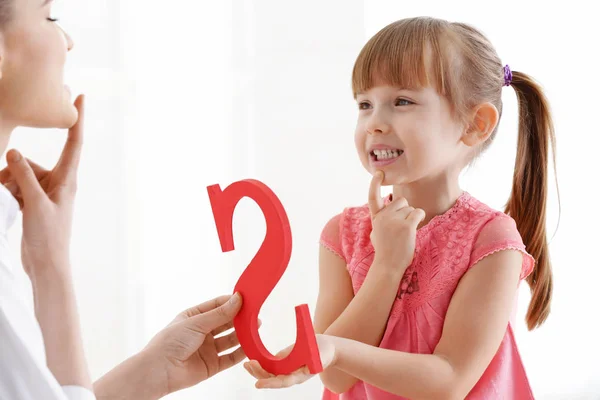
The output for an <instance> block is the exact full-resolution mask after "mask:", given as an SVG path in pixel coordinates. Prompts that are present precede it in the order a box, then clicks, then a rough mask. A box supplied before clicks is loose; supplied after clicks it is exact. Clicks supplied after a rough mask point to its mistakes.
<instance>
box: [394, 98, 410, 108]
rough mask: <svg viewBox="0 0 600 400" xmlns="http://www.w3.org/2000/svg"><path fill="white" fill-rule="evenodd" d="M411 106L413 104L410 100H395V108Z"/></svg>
mask: <svg viewBox="0 0 600 400" xmlns="http://www.w3.org/2000/svg"><path fill="white" fill-rule="evenodd" d="M411 104H414V103H413V102H412V101H410V100H406V99H401V98H398V99H396V106H410V105H411Z"/></svg>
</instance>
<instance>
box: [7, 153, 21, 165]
mask: <svg viewBox="0 0 600 400" xmlns="http://www.w3.org/2000/svg"><path fill="white" fill-rule="evenodd" d="M8 161H10V162H19V161H21V153H19V152H18V151H17V150H11V151H10V152H9V153H8Z"/></svg>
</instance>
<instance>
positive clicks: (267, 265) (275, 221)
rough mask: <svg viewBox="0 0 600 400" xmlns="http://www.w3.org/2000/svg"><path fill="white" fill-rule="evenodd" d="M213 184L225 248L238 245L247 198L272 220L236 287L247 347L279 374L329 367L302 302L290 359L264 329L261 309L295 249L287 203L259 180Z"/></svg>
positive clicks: (212, 198)
mask: <svg viewBox="0 0 600 400" xmlns="http://www.w3.org/2000/svg"><path fill="white" fill-rule="evenodd" d="M207 189H208V196H209V197H210V203H211V206H212V211H213V215H214V217H215V223H216V226H217V231H218V233H219V240H220V242H221V249H222V250H223V252H227V251H231V250H234V244H233V232H232V222H233V212H234V210H235V207H236V206H237V204H238V203H239V201H240V200H241V199H242V198H243V197H249V198H251V199H252V200H254V201H255V202H256V203H257V204H258V206H259V207H260V209H261V210H262V212H263V214H264V216H265V220H266V224H267V233H266V235H265V240H264V241H263V243H262V245H261V247H260V249H259V250H258V252H257V253H256V255H255V256H254V258H253V259H252V261H251V262H250V264H249V265H248V267H246V269H245V270H244V272H243V273H242V275H241V276H240V279H239V280H238V282H237V284H236V285H235V289H234V293H235V292H239V293H240V294H241V295H242V298H243V304H242V309H241V310H240V312H239V313H238V315H237V316H236V317H235V319H234V321H233V325H234V327H235V330H236V332H237V335H238V338H239V340H240V345H241V346H242V348H243V349H244V352H245V353H246V355H247V356H248V358H249V359H250V360H258V361H259V362H260V364H261V366H262V367H263V368H264V369H265V370H266V371H268V372H270V373H272V374H275V375H280V374H290V373H291V372H293V371H295V370H297V369H298V368H301V367H303V366H304V365H306V366H308V369H309V371H310V372H311V373H313V374H317V373H319V372H321V371H322V370H323V366H322V365H321V359H320V357H319V349H318V347H317V340H316V337H315V331H314V328H313V325H312V322H311V319H310V313H309V310H308V306H307V305H306V304H302V305H299V306H297V307H296V343H295V344H294V348H293V350H292V352H291V353H290V354H289V355H288V356H287V357H286V358H283V359H279V358H276V357H275V356H273V355H272V354H271V353H270V352H269V351H268V350H267V349H266V347H265V346H264V344H263V342H262V340H261V339H260V336H259V334H258V313H259V311H260V308H261V307H262V305H263V304H264V302H265V300H266V299H267V297H269V294H270V293H271V291H272V290H273V288H274V287H275V285H276V284H277V282H279V279H281V277H282V276H283V273H284V272H285V270H286V268H287V266H288V263H289V261H290V257H291V254H292V232H291V230H290V223H289V221H288V218H287V215H286V213H285V210H284V208H283V205H282V204H281V202H280V201H279V199H278V198H277V196H276V195H275V193H273V191H271V189H269V188H268V187H267V186H266V185H265V184H264V183H262V182H259V181H257V180H251V179H248V180H243V181H239V182H235V183H233V184H231V185H230V186H228V187H227V188H226V189H225V190H223V191H222V190H221V188H220V186H219V185H212V186H209V187H208V188H207Z"/></svg>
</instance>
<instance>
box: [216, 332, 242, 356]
mask: <svg viewBox="0 0 600 400" xmlns="http://www.w3.org/2000/svg"><path fill="white" fill-rule="evenodd" d="M239 344H240V341H239V339H238V337H237V334H236V333H235V331H234V332H231V333H230V334H229V335H225V336H221V337H218V338H216V339H215V347H216V348H217V353H222V352H224V351H226V350H229V349H231V348H232V347H235V346H237V345H239Z"/></svg>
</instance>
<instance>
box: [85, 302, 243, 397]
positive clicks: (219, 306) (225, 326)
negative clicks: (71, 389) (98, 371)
mask: <svg viewBox="0 0 600 400" xmlns="http://www.w3.org/2000/svg"><path fill="white" fill-rule="evenodd" d="M241 306H242V299H241V296H240V295H239V294H236V295H234V296H221V297H218V298H215V299H213V300H210V301H207V302H206V303H203V304H200V305H198V306H196V307H192V308H190V309H188V310H186V311H184V312H182V313H180V314H179V315H178V316H177V317H176V318H175V319H174V320H173V321H172V322H171V323H170V324H169V325H168V326H167V327H166V328H164V329H163V330H162V331H160V332H159V333H158V334H157V335H156V336H155V337H154V338H153V339H152V340H151V341H150V343H148V345H147V346H146V347H145V348H144V349H143V350H142V351H141V352H140V353H139V354H137V355H135V356H133V357H131V358H130V359H128V360H126V361H125V362H123V363H122V364H121V365H119V366H117V367H116V368H115V369H113V370H112V371H110V372H109V373H108V374H106V375H105V376H103V377H102V378H101V379H100V380H98V382H96V383H95V384H94V392H95V393H96V396H97V398H98V400H103V399H106V400H108V399H122V400H153V399H159V398H161V397H163V396H165V395H167V394H170V393H173V392H176V391H178V390H181V389H184V388H187V387H190V386H193V385H196V384H197V383H199V382H202V381H204V380H206V379H208V378H210V377H211V376H214V375H216V374H218V373H219V372H222V371H224V370H226V369H228V368H230V367H232V366H234V365H236V364H237V363H239V362H241V361H242V360H243V359H244V358H246V355H245V354H244V351H243V350H242V348H241V347H239V346H238V345H239V342H238V338H237V335H236V333H235V331H233V332H229V333H227V332H226V331H228V330H230V329H231V328H233V322H232V321H233V319H234V317H235V316H236V314H237V313H238V312H239V310H240V307H241ZM233 348H235V349H234V350H233V351H231V352H229V353H226V354H223V352H226V351H229V350H231V349H233Z"/></svg>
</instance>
